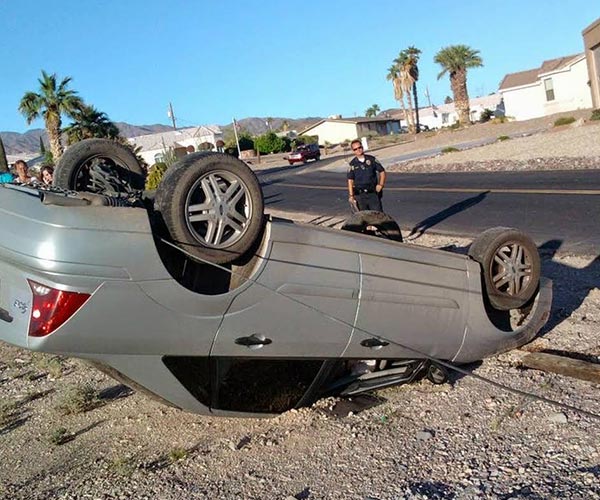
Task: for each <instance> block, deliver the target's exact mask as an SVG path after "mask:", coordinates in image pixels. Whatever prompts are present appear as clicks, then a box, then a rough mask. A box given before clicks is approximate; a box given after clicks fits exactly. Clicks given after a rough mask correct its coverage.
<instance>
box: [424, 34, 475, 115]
mask: <svg viewBox="0 0 600 500" xmlns="http://www.w3.org/2000/svg"><path fill="white" fill-rule="evenodd" d="M433 60H434V62H436V63H438V64H439V65H440V66H441V67H442V71H441V72H440V74H439V75H438V80H439V79H440V78H441V77H442V76H444V75H445V74H446V73H448V74H449V75H450V87H451V88H452V94H453V95H454V105H455V106H456V109H457V111H458V119H459V121H460V123H461V124H462V125H470V124H471V120H470V109H469V92H468V91H467V69H469V68H477V67H480V66H483V60H482V59H481V57H480V56H479V51H478V50H474V49H472V48H471V47H468V46H467V45H450V46H449V47H444V48H442V49H440V51H439V52H438V53H437V54H436V55H435V57H434V59H433Z"/></svg>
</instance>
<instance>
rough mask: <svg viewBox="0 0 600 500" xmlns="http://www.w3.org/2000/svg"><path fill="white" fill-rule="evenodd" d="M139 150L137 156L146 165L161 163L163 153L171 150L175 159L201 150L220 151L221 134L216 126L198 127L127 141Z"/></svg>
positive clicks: (221, 144) (221, 143) (141, 136)
mask: <svg viewBox="0 0 600 500" xmlns="http://www.w3.org/2000/svg"><path fill="white" fill-rule="evenodd" d="M128 140H129V142H130V143H131V144H134V145H135V146H138V147H140V148H141V152H140V153H139V155H140V156H141V157H142V158H143V159H144V161H145V162H146V163H147V164H148V165H154V164H155V163H157V162H159V161H163V159H164V157H165V153H166V152H167V151H169V150H173V152H174V153H175V155H176V156H177V158H181V157H182V156H185V155H186V154H188V153H193V152H195V151H201V150H213V151H215V150H220V149H221V148H222V147H223V145H224V144H223V133H222V132H221V129H220V128H219V127H218V126H217V125H200V126H199V127H189V128H182V129H178V130H170V131H168V132H159V133H157V134H147V135H140V136H138V137H131V138H130V139H128Z"/></svg>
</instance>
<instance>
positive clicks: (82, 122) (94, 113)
mask: <svg viewBox="0 0 600 500" xmlns="http://www.w3.org/2000/svg"><path fill="white" fill-rule="evenodd" d="M72 117H73V123H71V124H70V125H69V126H68V127H66V128H65V129H64V133H65V134H66V135H67V143H68V144H69V145H71V144H74V143H76V142H79V141H82V140H83V139H90V138H92V137H104V138H107V139H116V138H117V137H119V129H118V127H117V126H116V125H115V124H114V123H113V122H111V121H110V120H109V118H108V116H107V115H106V113H103V112H101V111H98V110H97V109H96V108H95V107H94V106H89V105H86V104H84V105H82V107H81V109H79V110H77V111H75V112H74V113H73V115H72Z"/></svg>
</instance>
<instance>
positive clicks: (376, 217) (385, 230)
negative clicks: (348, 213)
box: [341, 210, 402, 242]
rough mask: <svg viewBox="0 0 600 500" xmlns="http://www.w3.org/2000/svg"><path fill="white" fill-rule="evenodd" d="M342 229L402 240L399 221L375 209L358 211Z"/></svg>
mask: <svg viewBox="0 0 600 500" xmlns="http://www.w3.org/2000/svg"><path fill="white" fill-rule="evenodd" d="M341 229H342V230H343V231H352V232H354V233H362V234H369V235H371V236H379V237H381V238H385V239H388V240H393V241H400V242H402V231H401V230H400V226H398V223H397V222H396V221H395V220H394V219H392V218H391V217H390V216H389V215H387V214H385V213H383V212H377V211H375V210H363V211H361V212H356V213H355V214H353V215H352V217H350V218H349V219H348V220H347V221H346V222H345V223H344V225H343V226H342V227H341Z"/></svg>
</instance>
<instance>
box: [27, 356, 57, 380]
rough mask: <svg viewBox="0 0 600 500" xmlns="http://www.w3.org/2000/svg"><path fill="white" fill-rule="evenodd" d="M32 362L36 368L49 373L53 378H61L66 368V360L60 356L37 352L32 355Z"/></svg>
mask: <svg viewBox="0 0 600 500" xmlns="http://www.w3.org/2000/svg"><path fill="white" fill-rule="evenodd" d="M31 362H32V364H33V366H35V367H36V369H38V370H39V371H41V372H45V373H47V374H48V375H49V376H50V377H51V378H60V377H61V376H62V374H63V372H64V369H65V360H64V359H63V358H61V357H59V356H47V355H45V354H38V353H35V354H34V355H33V356H32V357H31Z"/></svg>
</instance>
